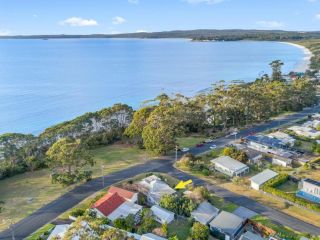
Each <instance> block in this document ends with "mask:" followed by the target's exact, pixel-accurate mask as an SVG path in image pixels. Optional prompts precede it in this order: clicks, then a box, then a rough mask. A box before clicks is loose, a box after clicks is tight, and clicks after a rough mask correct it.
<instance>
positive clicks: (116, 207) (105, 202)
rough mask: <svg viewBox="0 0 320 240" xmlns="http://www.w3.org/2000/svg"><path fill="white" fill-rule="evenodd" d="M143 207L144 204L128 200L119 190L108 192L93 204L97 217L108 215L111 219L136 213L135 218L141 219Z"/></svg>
mask: <svg viewBox="0 0 320 240" xmlns="http://www.w3.org/2000/svg"><path fill="white" fill-rule="evenodd" d="M120 194H121V193H120ZM141 209H142V206H140V205H138V204H135V203H134V202H132V201H127V200H126V199H125V198H123V197H122V196H120V195H119V193H118V192H114V191H112V192H108V193H107V194H106V195H105V196H103V197H102V198H100V199H99V200H98V201H97V202H96V203H95V204H94V205H93V206H92V210H93V211H94V212H95V213H96V214H97V217H106V218H108V219H109V220H111V221H114V220H115V219H117V218H125V217H127V216H128V215H129V214H132V215H134V216H135V220H136V221H139V217H140V214H139V213H140V211H141Z"/></svg>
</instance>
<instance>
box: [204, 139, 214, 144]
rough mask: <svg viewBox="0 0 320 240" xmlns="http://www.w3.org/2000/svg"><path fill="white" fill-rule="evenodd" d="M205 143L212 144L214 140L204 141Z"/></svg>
mask: <svg viewBox="0 0 320 240" xmlns="http://www.w3.org/2000/svg"><path fill="white" fill-rule="evenodd" d="M204 142H205V143H212V142H213V140H212V139H210V138H208V139H206V140H204Z"/></svg>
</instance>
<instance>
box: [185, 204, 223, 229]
mask: <svg viewBox="0 0 320 240" xmlns="http://www.w3.org/2000/svg"><path fill="white" fill-rule="evenodd" d="M218 214H219V209H218V208H216V207H214V206H212V205H211V204H210V203H208V202H207V201H204V202H202V203H201V204H200V205H199V206H198V208H197V209H196V210H194V211H193V212H191V216H192V217H193V218H194V219H195V220H196V221H198V222H200V223H201V224H203V225H207V224H208V223H209V222H210V221H211V220H212V219H214V218H215V217H216V216H218Z"/></svg>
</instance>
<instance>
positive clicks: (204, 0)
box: [183, 0, 226, 5]
mask: <svg viewBox="0 0 320 240" xmlns="http://www.w3.org/2000/svg"><path fill="white" fill-rule="evenodd" d="M183 1H184V2H187V3H190V4H201V3H204V4H208V5H213V4H218V3H222V2H224V1H226V0H183Z"/></svg>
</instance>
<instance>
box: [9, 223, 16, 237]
mask: <svg viewBox="0 0 320 240" xmlns="http://www.w3.org/2000/svg"><path fill="white" fill-rule="evenodd" d="M9 229H10V230H11V238H12V240H15V237H14V228H13V221H12V220H10V227H9Z"/></svg>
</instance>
